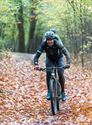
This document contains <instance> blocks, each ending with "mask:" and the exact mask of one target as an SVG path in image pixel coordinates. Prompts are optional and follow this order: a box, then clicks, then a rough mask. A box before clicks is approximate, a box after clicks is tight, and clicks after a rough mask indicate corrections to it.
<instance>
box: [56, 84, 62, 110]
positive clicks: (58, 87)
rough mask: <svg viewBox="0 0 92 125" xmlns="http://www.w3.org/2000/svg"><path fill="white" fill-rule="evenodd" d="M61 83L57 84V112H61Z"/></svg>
mask: <svg viewBox="0 0 92 125" xmlns="http://www.w3.org/2000/svg"><path fill="white" fill-rule="evenodd" d="M60 87H61V86H60V83H59V82H58V83H57V110H58V111H59V110H60V105H61V104H60V97H61V91H60V90H61V88H60Z"/></svg>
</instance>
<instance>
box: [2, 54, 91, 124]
mask: <svg viewBox="0 0 92 125" xmlns="http://www.w3.org/2000/svg"><path fill="white" fill-rule="evenodd" d="M32 59H33V55H31V54H16V53H5V54H4V53H3V54H1V55H0V125H92V71H90V70H88V69H82V68H81V67H80V66H75V65H74V64H71V68H70V69H68V70H65V78H66V84H65V90H66V93H67V95H68V100H67V101H66V102H61V107H60V111H59V112H58V114H57V115H55V116H53V115H52V113H51V108H50V101H47V100H46V94H47V88H46V81H45V73H44V72H42V71H40V72H39V71H35V70H34V66H33V63H32ZM42 60H43V58H42ZM40 65H43V61H41V62H40Z"/></svg>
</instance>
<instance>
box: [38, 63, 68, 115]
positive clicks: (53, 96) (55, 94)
mask: <svg viewBox="0 0 92 125" xmlns="http://www.w3.org/2000/svg"><path fill="white" fill-rule="evenodd" d="M59 68H64V69H66V68H69V65H65V66H64V67H56V66H55V67H48V68H40V70H41V71H47V70H51V77H50V83H49V85H50V100H51V110H52V114H53V115H55V114H57V112H58V111H59V110H60V99H61V98H62V97H61V85H60V83H59V80H58V74H57V70H58V69H59Z"/></svg>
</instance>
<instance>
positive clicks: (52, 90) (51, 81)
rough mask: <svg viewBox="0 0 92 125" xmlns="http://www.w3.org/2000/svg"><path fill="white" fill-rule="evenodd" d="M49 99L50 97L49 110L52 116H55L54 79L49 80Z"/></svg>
mask: <svg viewBox="0 0 92 125" xmlns="http://www.w3.org/2000/svg"><path fill="white" fill-rule="evenodd" d="M50 97H51V110H52V114H53V115H55V114H56V113H57V107H58V106H57V104H58V103H57V93H56V83H55V79H53V78H51V79H50Z"/></svg>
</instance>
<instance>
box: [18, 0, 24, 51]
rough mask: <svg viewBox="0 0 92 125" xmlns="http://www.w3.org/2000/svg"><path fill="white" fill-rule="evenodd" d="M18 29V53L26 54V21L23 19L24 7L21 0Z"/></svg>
mask: <svg viewBox="0 0 92 125" xmlns="http://www.w3.org/2000/svg"><path fill="white" fill-rule="evenodd" d="M17 27H18V31H19V36H18V37H19V45H18V51H19V52H25V33H24V19H23V6H22V1H21V0H20V8H19V13H18V21H17Z"/></svg>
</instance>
